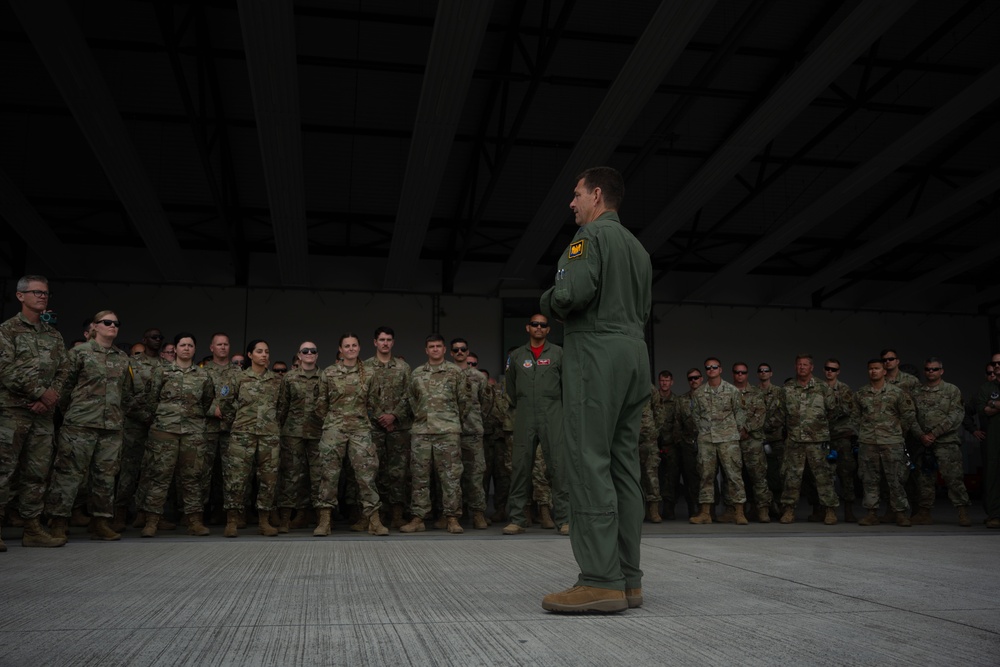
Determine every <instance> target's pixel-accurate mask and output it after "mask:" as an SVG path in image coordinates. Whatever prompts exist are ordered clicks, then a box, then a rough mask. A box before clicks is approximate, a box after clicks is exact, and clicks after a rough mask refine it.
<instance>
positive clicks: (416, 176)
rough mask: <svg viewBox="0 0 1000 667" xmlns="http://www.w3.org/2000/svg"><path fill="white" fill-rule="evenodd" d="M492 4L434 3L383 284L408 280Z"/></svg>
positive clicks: (406, 283)
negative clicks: (431, 25) (422, 73)
mask: <svg viewBox="0 0 1000 667" xmlns="http://www.w3.org/2000/svg"><path fill="white" fill-rule="evenodd" d="M492 10H493V2H492V0H489V1H486V0H483V1H481V2H467V1H466V0H441V1H440V2H439V3H438V10H437V16H436V17H435V19H434V32H433V34H432V36H431V47H430V53H429V54H428V55H427V69H426V71H425V73H424V81H423V86H422V88H421V91H420V102H419V103H418V105H417V115H416V118H415V120H414V123H413V138H412V139H411V140H410V152H409V155H408V157H407V160H406V172H405V173H404V175H403V185H402V188H401V191H400V197H399V206H398V208H397V212H396V222H395V226H394V229H393V235H392V244H391V245H390V247H389V260H388V262H387V263H386V269H385V278H384V281H383V288H384V289H406V288H407V287H408V286H409V285H411V284H412V274H413V272H414V271H415V270H416V268H417V264H418V262H419V261H420V251H421V249H422V248H423V246H424V239H425V238H426V236H427V228H428V225H429V223H430V219H431V215H432V214H433V212H434V202H435V201H436V200H437V196H438V191H439V190H440V187H441V180H442V179H443V178H444V171H445V167H446V165H447V163H448V156H449V154H450V153H451V148H452V144H453V143H454V140H455V132H456V131H457V129H458V122H459V120H460V119H461V115H462V108H463V107H464V106H465V98H466V95H467V93H468V90H469V85H470V84H471V83H472V72H473V70H474V68H475V66H476V61H477V60H478V58H479V50H480V47H481V46H482V42H483V38H484V37H485V34H486V27H487V25H488V24H489V19H490V15H491V14H492Z"/></svg>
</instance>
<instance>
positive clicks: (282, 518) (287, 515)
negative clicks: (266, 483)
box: [278, 507, 292, 533]
mask: <svg viewBox="0 0 1000 667" xmlns="http://www.w3.org/2000/svg"><path fill="white" fill-rule="evenodd" d="M291 523H292V508H291V507H282V508H281V509H280V510H279V511H278V532H279V533H287V532H288V531H289V530H291V528H292V526H291Z"/></svg>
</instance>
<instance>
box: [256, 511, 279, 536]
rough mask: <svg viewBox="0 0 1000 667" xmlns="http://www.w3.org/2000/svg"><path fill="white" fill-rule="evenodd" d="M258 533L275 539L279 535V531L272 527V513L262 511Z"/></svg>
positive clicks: (258, 519)
mask: <svg viewBox="0 0 1000 667" xmlns="http://www.w3.org/2000/svg"><path fill="white" fill-rule="evenodd" d="M257 532H258V533H260V534H261V535H263V536H264V537H274V536H276V535H277V534H278V529H277V528H275V527H274V526H272V525H271V513H270V512H268V511H267V510H261V511H260V512H259V514H258V516H257Z"/></svg>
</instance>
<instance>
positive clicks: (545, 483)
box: [531, 447, 569, 518]
mask: <svg viewBox="0 0 1000 667" xmlns="http://www.w3.org/2000/svg"><path fill="white" fill-rule="evenodd" d="M531 499H532V500H533V501H535V503H536V504H538V505H548V506H549V507H552V478H551V477H549V467H548V466H547V465H545V453H544V452H543V451H542V448H541V447H539V448H538V449H536V450H535V461H534V463H532V464H531ZM566 502H567V510H566V511H567V513H568V512H569V505H568V503H569V500H568V499H567V501H566ZM567 518H568V514H567Z"/></svg>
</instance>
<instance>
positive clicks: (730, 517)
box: [715, 505, 736, 523]
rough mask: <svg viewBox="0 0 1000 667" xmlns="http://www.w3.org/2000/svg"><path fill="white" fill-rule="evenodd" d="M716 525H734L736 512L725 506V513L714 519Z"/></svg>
mask: <svg viewBox="0 0 1000 667" xmlns="http://www.w3.org/2000/svg"><path fill="white" fill-rule="evenodd" d="M715 521H716V522H717V523H736V512H735V511H734V510H733V507H732V505H726V511H725V512H723V513H722V514H720V515H719V516H717V517H716V518H715Z"/></svg>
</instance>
